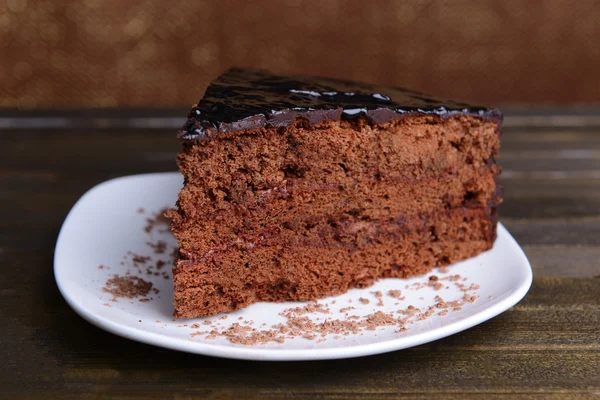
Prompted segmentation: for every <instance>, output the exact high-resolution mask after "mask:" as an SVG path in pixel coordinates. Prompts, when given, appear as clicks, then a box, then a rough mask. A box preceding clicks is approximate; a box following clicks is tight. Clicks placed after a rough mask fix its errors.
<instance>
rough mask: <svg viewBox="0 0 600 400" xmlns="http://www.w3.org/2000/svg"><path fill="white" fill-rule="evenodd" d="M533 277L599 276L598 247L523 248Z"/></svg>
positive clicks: (599, 260) (599, 251)
mask: <svg viewBox="0 0 600 400" xmlns="http://www.w3.org/2000/svg"><path fill="white" fill-rule="evenodd" d="M523 250H524V251H525V254H526V255H527V258H528V259H529V262H530V263H531V266H532V268H533V275H534V276H560V277H570V278H574V277H577V278H593V277H595V276H597V275H598V274H600V247H588V246H579V245H575V246H573V247H562V246H558V247H555V246H531V245H527V246H523Z"/></svg>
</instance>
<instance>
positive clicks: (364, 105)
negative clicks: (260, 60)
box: [178, 68, 502, 142]
mask: <svg viewBox="0 0 600 400" xmlns="http://www.w3.org/2000/svg"><path fill="white" fill-rule="evenodd" d="M415 114H428V115H436V116H439V117H442V118H444V117H450V116H453V115H457V114H462V115H469V116H474V117H479V118H483V119H492V120H498V121H500V120H501V119H502V114H501V112H500V111H499V110H497V109H489V108H485V107H476V106H471V105H468V104H465V103H459V102H454V101H449V100H440V99H435V98H432V97H430V96H427V95H424V94H422V93H419V92H414V91H411V90H406V89H400V88H394V87H381V86H376V85H369V84H365V83H356V82H348V81H342V80H337V79H328V78H315V77H306V76H279V75H273V74H271V73H269V72H266V71H261V70H254V69H240V68H232V69H229V70H227V71H225V72H224V73H223V74H222V75H221V76H219V77H218V78H217V79H216V80H215V81H213V82H212V83H211V84H210V86H209V87H208V89H207V90H206V93H205V94H204V97H203V98H202V100H200V102H199V103H198V105H196V106H194V108H192V110H191V111H190V112H189V114H188V119H187V121H186V123H185V125H184V126H183V129H182V130H181V131H180V132H179V133H178V137H179V138H180V139H182V140H184V141H188V142H196V141H203V140H207V139H209V138H210V137H211V136H213V135H215V134H219V133H227V132H235V131H238V130H243V129H253V128H262V127H269V126H270V127H280V126H288V125H290V124H292V123H293V122H294V121H295V120H296V118H306V119H307V120H308V121H309V122H310V123H311V124H316V123H319V122H323V121H335V120H339V119H341V118H343V119H352V118H366V119H368V120H369V121H371V122H372V123H375V124H382V123H386V122H389V121H391V120H394V119H400V118H403V117H405V116H407V115H415Z"/></svg>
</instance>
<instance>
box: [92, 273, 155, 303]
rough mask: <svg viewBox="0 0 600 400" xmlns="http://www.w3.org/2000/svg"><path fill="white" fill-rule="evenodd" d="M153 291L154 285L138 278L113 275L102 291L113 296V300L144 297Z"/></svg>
mask: <svg viewBox="0 0 600 400" xmlns="http://www.w3.org/2000/svg"><path fill="white" fill-rule="evenodd" d="M151 289H152V283H151V282H148V281H145V280H144V279H142V278H140V277H137V276H119V275H116V274H115V275H113V276H112V278H109V279H108V280H107V281H106V284H105V286H104V287H103V288H102V291H103V292H105V293H110V294H112V295H113V299H116V298H120V297H124V298H128V299H133V298H135V297H144V296H146V295H147V294H148V292H149V291H150V290H151Z"/></svg>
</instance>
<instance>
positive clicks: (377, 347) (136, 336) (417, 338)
mask: <svg viewBox="0 0 600 400" xmlns="http://www.w3.org/2000/svg"><path fill="white" fill-rule="evenodd" d="M176 175H179V176H181V175H180V173H178V172H155V173H147V174H135V175H127V176H121V177H117V178H112V179H109V180H106V181H104V182H101V183H99V184H97V185H95V186H93V187H92V188H91V189H89V190H88V191H86V192H85V193H84V194H83V195H82V196H81V197H80V198H79V199H78V200H77V201H76V202H75V204H74V205H73V206H72V207H71V209H70V210H69V213H68V214H67V216H66V217H65V220H64V222H63V224H62V225H61V228H60V231H59V234H58V237H57V240H56V246H55V249H54V261H53V262H54V268H53V270H54V278H55V282H56V285H57V286H58V289H59V291H60V293H61V295H62V296H63V298H64V299H65V301H66V302H67V304H68V305H69V306H70V307H71V308H72V309H73V310H74V311H75V312H76V313H77V314H78V315H79V316H81V317H82V318H83V319H85V320H86V321H88V322H90V323H91V324H93V325H95V326H97V327H99V328H101V329H103V330H105V331H107V332H110V333H112V334H115V335H117V336H121V337H124V338H126V339H130V340H135V341H138V342H142V343H145V344H150V345H153V346H158V347H163V348H168V349H171V350H177V351H183V352H188V353H194V354H200V355H205V356H213V357H222V358H230V359H242V360H254V361H309V360H333V359H344V358H355V357H363V356H368V355H376V354H382V353H387V352H391V351H397V350H403V349H407V348H410V347H414V346H418V345H421V344H425V343H429V342H432V341H435V340H439V339H442V338H444V337H448V336H451V335H454V334H456V333H458V332H462V331H464V330H466V329H469V328H472V327H474V326H476V325H479V324H481V323H483V322H485V321H487V320H489V319H491V318H494V317H496V316H497V315H499V314H501V313H503V312H504V311H506V310H508V309H509V308H511V307H513V306H514V305H515V304H517V303H518V302H519V301H520V300H521V299H522V298H523V297H525V295H526V294H527V292H528V291H529V289H530V287H531V284H532V282H533V271H532V268H531V264H530V262H529V260H528V259H527V256H526V255H525V252H524V251H523V249H522V248H521V246H519V244H518V243H517V241H516V240H515V239H514V238H513V236H512V235H511V234H510V232H509V231H508V230H507V229H506V228H505V227H504V225H503V224H502V223H501V222H498V227H497V233H498V236H500V235H503V236H505V237H506V239H507V240H508V241H509V243H510V245H511V246H512V247H514V249H515V251H516V255H517V256H518V258H519V259H520V261H521V262H522V263H520V265H523V267H522V269H523V273H524V277H523V279H522V281H521V282H519V285H518V286H516V287H515V288H514V290H513V292H512V293H511V294H510V295H509V296H507V297H506V298H504V299H502V300H500V301H499V302H497V303H494V304H492V305H491V306H489V307H486V308H484V309H483V310H480V311H477V312H475V313H474V314H472V315H469V316H467V317H465V318H463V319H461V320H458V321H455V322H451V323H449V324H448V325H444V326H439V327H435V328H431V329H428V330H426V331H424V332H421V333H419V334H416V335H414V336H408V337H400V338H397V339H392V340H384V341H381V342H375V343H367V344H359V345H352V346H345V347H333V348H314V349H264V348H255V347H254V348H253V347H242V346H240V347H233V346H223V345H218V344H207V343H203V342H192V341H189V340H187V339H183V338H176V337H171V336H169V335H168V334H161V333H154V332H149V331H146V330H144V329H142V328H134V327H130V326H126V325H121V324H119V323H116V322H114V321H112V320H110V319H108V318H105V317H102V316H100V315H97V314H96V313H95V312H94V311H93V310H92V309H88V308H86V307H85V306H84V305H82V304H80V303H79V302H77V301H76V300H75V299H74V298H73V296H72V293H70V291H69V289H68V288H67V280H68V277H64V276H63V273H62V272H61V268H60V266H59V264H58V262H59V258H60V255H61V254H62V253H61V251H62V248H63V247H64V246H61V244H62V242H63V241H64V240H65V239H64V236H65V227H67V226H68V225H69V223H70V222H71V220H72V219H73V216H74V215H76V213H77V210H78V208H79V207H80V206H81V204H83V202H84V201H85V200H86V199H87V198H88V197H90V196H91V195H93V193H94V192H96V191H98V190H100V189H102V187H104V186H107V185H109V184H114V183H116V182H117V181H122V180H127V179H137V178H144V179H146V178H152V177H158V176H161V177H165V176H173V177H174V176H176Z"/></svg>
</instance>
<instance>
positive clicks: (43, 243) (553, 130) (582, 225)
mask: <svg viewBox="0 0 600 400" xmlns="http://www.w3.org/2000/svg"><path fill="white" fill-rule="evenodd" d="M185 114H186V111H185V110H159V111H152V112H149V111H147V110H146V111H144V110H129V111H123V110H121V111H118V110H116V111H86V112H81V111H65V112H61V113H57V112H33V113H32V112H29V113H24V112H15V111H12V112H11V111H0V227H1V229H0V267H1V268H0V324H1V326H2V327H1V328H0V371H1V373H0V398H17V399H19V398H23V399H25V398H27V399H29V398H33V399H35V398H59V399H69V398H80V397H86V398H112V397H116V398H124V399H148V398H161V399H162V398H176V399H192V398H198V399H213V398H214V399H216V398H218V399H225V398H257V399H259V398H260V399H271V398H296V397H299V398H328V399H353V398H363V397H365V398H377V399H386V398H396V397H407V398H417V399H429V398H432V397H434V396H439V397H441V398H448V399H453V398H456V399H469V398H487V399H496V398H515V397H520V398H536V399H537V398H539V399H559V398H560V399H562V398H598V399H600V279H598V274H600V110H582V111H572V110H571V111H565V110H544V111H540V110H529V111H527V110H513V111H510V110H509V111H507V112H506V114H507V117H506V120H505V128H504V130H503V137H502V150H501V158H500V162H501V164H502V165H503V166H504V174H503V178H502V181H503V184H504V186H505V203H504V204H503V206H502V208H501V221H502V222H503V223H504V224H505V225H506V227H507V228H508V229H509V231H510V232H511V233H512V234H513V235H514V236H515V238H516V239H517V241H518V242H519V243H520V244H521V246H523V248H524V250H525V253H527V256H528V257H529V259H530V261H531V263H532V265H533V270H534V281H533V286H532V288H531V290H530V292H529V293H528V294H527V296H526V297H525V299H523V301H521V302H520V303H519V304H518V305H516V306H515V307H513V308H512V309H510V310H509V311H507V312H505V313H504V314H502V315H500V316H498V317H496V318H494V319H492V320H490V321H487V322H485V323H483V324H481V325H479V326H476V327H474V328H472V329H470V330H468V331H465V332H462V333H459V334H456V335H454V336H451V337H448V338H446V339H442V340H439V341H436V342H433V343H429V344H426V345H422V346H418V347H415V348H411V349H407V350H403V351H397V352H393V353H388V354H382V355H377V356H371V357H364V358H357V359H349V360H337V361H319V362H316V361H315V362H287V363H281V362H250V361H236V360H226V359H218V358H210V357H203V356H198V355H193V354H185V353H179V352H175V351H170V350H166V349H161V348H156V347H152V346H149V345H145V344H141V343H137V342H133V341H130V340H127V339H123V338H121V337H117V336H114V335H112V334H110V333H107V332H104V331H102V330H101V329H99V328H96V327H94V326H92V325H91V324H89V323H87V322H86V321H84V320H83V319H82V318H81V317H79V316H78V315H76V314H75V312H73V311H72V310H71V309H70V308H69V307H68V306H67V304H66V303H65V301H64V300H63V299H62V297H61V295H60V293H59V292H58V289H57V287H56V284H55V282H54V277H53V271H52V268H53V264H52V259H53V249H54V245H55V242H56V238H57V234H58V231H59V229H60V226H61V224H62V222H63V220H64V218H65V216H66V215H67V212H68V211H69V209H70V208H71V206H72V205H73V204H74V203H75V201H76V200H77V199H78V198H79V197H80V196H81V195H82V194H83V193H84V192H85V191H86V190H87V189H89V188H91V187H92V186H94V185H96V184H98V183H100V182H102V181H105V180H107V179H110V178H114V177H117V176H122V175H129V174H137V173H144V172H154V171H169V170H175V169H176V166H175V162H174V157H175V154H176V152H177V151H178V148H179V145H178V143H177V141H176V140H175V138H174V130H175V128H176V127H178V126H180V125H181V123H182V122H183V118H182V117H183V116H185ZM144 115H152V116H153V118H152V119H150V120H148V119H145V118H143V117H144ZM594 276H596V278H595V277H594Z"/></svg>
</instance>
